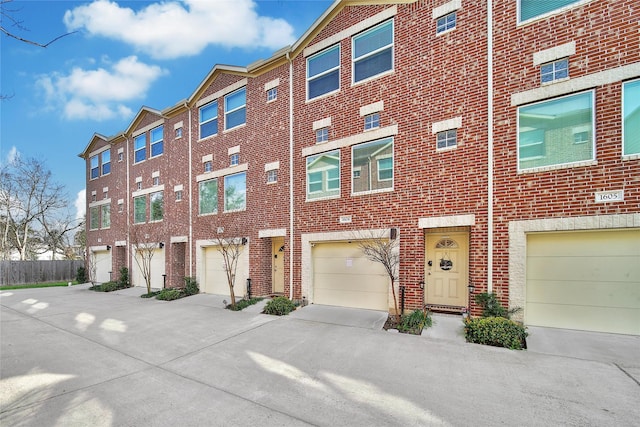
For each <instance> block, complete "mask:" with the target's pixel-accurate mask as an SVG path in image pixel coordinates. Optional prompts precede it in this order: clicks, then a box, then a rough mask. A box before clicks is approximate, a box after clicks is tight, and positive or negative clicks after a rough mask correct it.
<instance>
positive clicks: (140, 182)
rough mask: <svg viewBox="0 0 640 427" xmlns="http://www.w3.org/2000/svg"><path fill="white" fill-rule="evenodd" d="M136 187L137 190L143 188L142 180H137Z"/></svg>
mask: <svg viewBox="0 0 640 427" xmlns="http://www.w3.org/2000/svg"><path fill="white" fill-rule="evenodd" d="M136 189H137V190H142V181H138V182H136Z"/></svg>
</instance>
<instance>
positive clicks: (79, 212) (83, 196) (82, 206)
mask: <svg viewBox="0 0 640 427" xmlns="http://www.w3.org/2000/svg"><path fill="white" fill-rule="evenodd" d="M86 200H87V190H84V189H83V190H80V191H78V195H77V196H76V201H75V202H74V204H75V206H76V219H82V218H84V215H85V213H86V210H87V205H86Z"/></svg>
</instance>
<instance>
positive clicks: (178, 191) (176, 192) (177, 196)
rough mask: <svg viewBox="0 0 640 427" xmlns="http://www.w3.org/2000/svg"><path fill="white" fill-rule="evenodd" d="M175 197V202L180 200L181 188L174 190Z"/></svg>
mask: <svg viewBox="0 0 640 427" xmlns="http://www.w3.org/2000/svg"><path fill="white" fill-rule="evenodd" d="M175 197H176V202H179V201H180V200H182V190H176V191H175Z"/></svg>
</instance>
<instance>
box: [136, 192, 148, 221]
mask: <svg viewBox="0 0 640 427" xmlns="http://www.w3.org/2000/svg"><path fill="white" fill-rule="evenodd" d="M146 219H147V196H138V197H134V199H133V222H134V223H135V224H140V223H143V222H145V220H146Z"/></svg>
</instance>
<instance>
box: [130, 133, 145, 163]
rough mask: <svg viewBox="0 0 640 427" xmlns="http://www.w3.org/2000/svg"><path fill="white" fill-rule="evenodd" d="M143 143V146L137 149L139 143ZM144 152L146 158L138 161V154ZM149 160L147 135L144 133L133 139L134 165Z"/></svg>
mask: <svg viewBox="0 0 640 427" xmlns="http://www.w3.org/2000/svg"><path fill="white" fill-rule="evenodd" d="M140 141H142V142H143V144H142V146H141V147H138V148H137V145H138V143H139V142H140ZM143 150H144V157H143V158H142V159H140V160H138V152H139V151H143ZM145 160H147V134H146V133H143V134H140V135H138V136H135V137H134V138H133V163H134V164H137V163H142V162H144V161H145Z"/></svg>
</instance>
